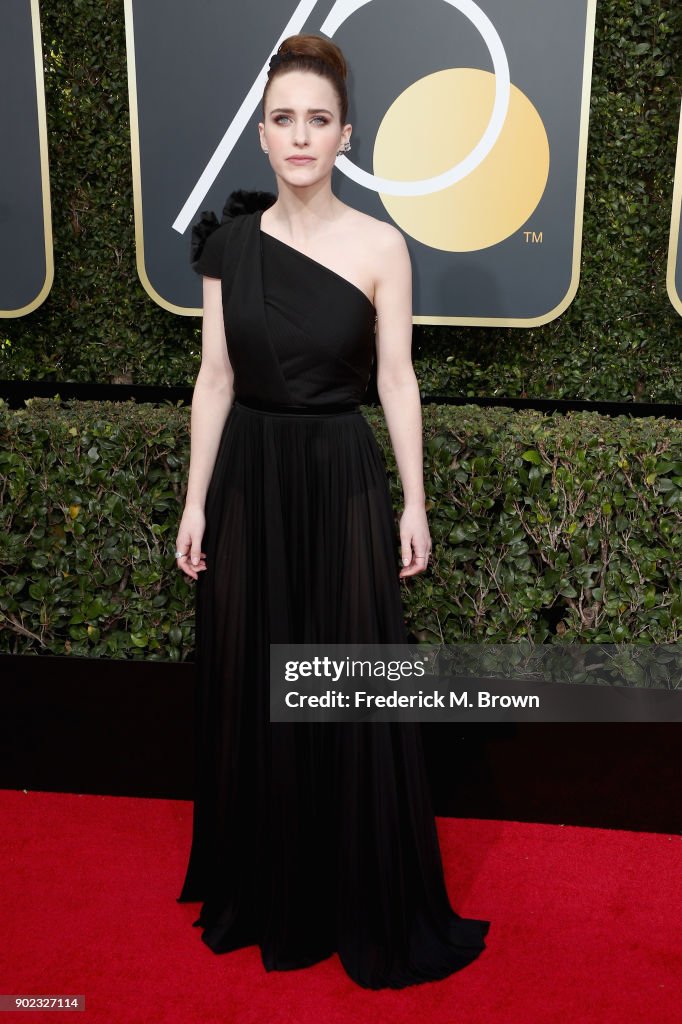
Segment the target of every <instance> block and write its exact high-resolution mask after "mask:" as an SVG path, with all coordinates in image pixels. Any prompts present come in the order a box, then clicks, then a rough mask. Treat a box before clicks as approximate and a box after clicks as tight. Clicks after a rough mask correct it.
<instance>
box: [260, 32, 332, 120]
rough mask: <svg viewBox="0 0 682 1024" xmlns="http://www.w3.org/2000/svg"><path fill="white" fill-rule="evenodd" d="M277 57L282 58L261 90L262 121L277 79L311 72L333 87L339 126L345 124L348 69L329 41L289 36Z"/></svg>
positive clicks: (282, 44)
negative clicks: (269, 95)
mask: <svg viewBox="0 0 682 1024" xmlns="http://www.w3.org/2000/svg"><path fill="white" fill-rule="evenodd" d="M277 54H278V56H280V57H282V58H284V59H283V60H281V61H280V62H279V63H278V64H275V66H274V67H271V68H270V70H269V72H268V80H267V83H266V86H265V89H264V90H263V100H262V108H263V118H264V119H265V100H266V97H267V95H268V89H269V88H270V83H271V82H272V81H273V79H274V78H276V77H277V76H278V75H281V74H282V73H285V74H286V72H287V71H314V72H315V73H316V74H318V75H322V76H323V77H325V78H328V79H329V81H330V82H331V83H332V85H333V86H334V90H335V92H336V95H337V97H338V100H339V107H340V114H341V124H342V125H344V124H345V123H346V118H347V117H348V92H347V89H346V76H347V75H348V65H347V64H346V58H345V57H344V55H343V53H342V52H341V50H340V49H339V47H338V46H337V45H336V43H332V41H331V40H330V39H325V38H324V36H316V35H307V34H299V35H295V36H288V37H287V38H286V39H284V40H283V41H282V42H281V43H280V45H279V47H278V49H277Z"/></svg>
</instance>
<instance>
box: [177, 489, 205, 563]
mask: <svg viewBox="0 0 682 1024" xmlns="http://www.w3.org/2000/svg"><path fill="white" fill-rule="evenodd" d="M205 527H206V518H205V516H204V511H203V509H201V508H198V507H196V506H187V505H185V510H184V512H183V513H182V519H181V520H180V527H179V529H178V536H177V538H176V541H175V550H176V551H181V552H182V558H180V557H178V558H177V559H176V562H177V564H178V566H179V567H180V569H182V571H183V572H184V573H185V575H187V576H190V577H191V578H192V579H193V580H196V579H198V578H199V573H200V572H203V571H204V569H205V568H206V562H205V559H206V553H205V552H204V551H202V550H201V541H202V540H203V536H204V529H205Z"/></svg>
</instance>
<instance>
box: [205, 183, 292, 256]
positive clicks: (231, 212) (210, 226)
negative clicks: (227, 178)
mask: <svg viewBox="0 0 682 1024" xmlns="http://www.w3.org/2000/svg"><path fill="white" fill-rule="evenodd" d="M276 199H277V196H276V195H275V194H274V193H273V192H265V191H261V190H256V189H253V190H250V189H244V188H240V189H235V190H234V191H233V192H230V194H229V196H228V197H227V199H226V200H225V205H224V206H223V212H222V216H221V219H220V221H219V220H218V218H217V217H216V215H215V213H214V212H213V210H203V211H202V213H201V215H200V217H199V220H198V221H197V223H196V224H194V225H193V226H192V237H191V243H190V262H191V264H192V268H193V270H198V264H199V260H200V259H201V254H202V253H203V251H204V246H205V245H206V241H207V239H208V238H209V237H210V236H211V235H212V234H213V232H214V231H217V229H218V228H219V227H222V226H223V224H228V223H229V222H230V221H232V220H234V219H235V217H243V216H245V215H246V214H251V213H256V211H258V210H267V209H268V207H269V206H272V204H273V203H274V202H275V201H276Z"/></svg>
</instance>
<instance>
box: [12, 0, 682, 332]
mask: <svg viewBox="0 0 682 1024" xmlns="http://www.w3.org/2000/svg"><path fill="white" fill-rule="evenodd" d="M595 6H596V0H574V2H572V3H570V4H567V3H565V0H542V2H539V0H478V2H473V0H419V3H417V2H416V0H324V2H323V0H301V2H299V3H298V4H296V3H295V2H294V0H289V2H288V3H283V2H282V0H252V2H250V3H249V4H246V5H242V4H237V3H236V2H207V3H203V4H195V3H192V2H190V0H124V7H125V20H126V44H127V53H128V78H129V92H130V115H131V138H130V144H131V159H132V169H133V184H134V204H135V226H136V242H137V263H138V270H139V275H140V279H141V281H142V283H143V285H144V287H145V288H146V290H147V292H148V293H149V295H150V296H151V297H152V298H153V299H154V301H156V302H157V303H158V304H159V305H161V306H163V307H164V308H166V309H170V310H172V311H174V312H177V313H179V314H185V315H198V314H200V312H201V309H200V303H201V282H200V281H199V279H198V278H197V277H196V275H195V274H193V273H192V271H191V270H190V267H189V235H190V232H191V225H192V223H193V221H194V220H195V219H196V218H197V217H198V216H199V215H200V213H201V211H202V210H207V209H209V210H210V209H212V210H214V211H215V212H216V213H217V214H218V215H219V214H220V211H221V209H222V206H223V202H224V200H225V198H226V196H227V195H228V194H229V193H230V192H231V191H232V190H233V189H239V188H247V189H267V190H269V191H276V182H275V179H274V175H273V172H272V170H271V168H270V165H269V163H268V161H267V159H266V158H265V157H264V156H263V153H262V151H261V148H260V144H259V140H258V128H257V125H258V122H259V120H261V110H260V100H261V96H262V93H263V89H264V87H265V83H266V81H267V68H268V63H269V59H270V56H271V55H272V53H274V52H275V50H276V49H277V47H278V46H279V43H280V42H281V40H282V39H284V38H286V37H287V36H288V35H292V34H294V33H296V32H314V33H319V34H322V35H325V36H327V37H328V38H330V39H333V40H334V41H335V42H337V43H338V45H339V46H341V48H342V50H343V51H344V53H345V55H346V57H347V60H348V62H349V66H350V76H349V93H350V111H349V116H348V120H349V121H350V122H351V124H352V125H353V136H352V141H353V150H352V158H351V157H350V156H340V157H339V158H338V160H337V166H336V169H335V171H334V181H333V187H334V190H335V192H336V193H337V195H338V196H339V197H340V198H341V199H342V200H343V201H344V202H347V203H349V204H350V205H351V206H354V207H356V208H358V209H360V210H363V211H364V212H366V213H368V214H370V215H372V216H375V217H379V218H382V219H385V220H388V221H390V222H391V223H393V224H395V225H396V226H397V227H398V228H399V229H400V230H401V231H402V232H403V235H404V237H405V239H406V241H407V244H408V247H409V249H410V253H411V257H412V265H413V269H414V320H415V322H416V323H434V324H463V325H493V324H499V325H502V326H518V327H530V326H533V325H539V324H543V323H547V322H548V321H550V320H552V319H554V318H555V317H557V316H559V315H560V314H561V313H562V312H563V311H564V310H565V309H566V308H567V307H568V305H569V304H570V302H571V301H572V299H573V297H574V295H575V293H576V290H577V287H578V280H579V273H580V248H581V234H582V212H583V195H584V184H585V163H586V151H587V140H588V127H589V124H588V122H589V101H590V81H591V71H592V50H593V41H594V18H595ZM77 14H78V12H77V9H75V10H74V17H77ZM0 90H1V95H2V96H3V98H4V102H3V103H2V104H0V131H2V140H3V160H2V162H1V163H0V168H1V169H0V181H1V183H2V187H1V188H0V270H1V273H0V316H6V317H10V316H11V317H17V316H22V315H24V314H26V313H30V312H31V311H32V310H33V309H35V308H36V307H37V306H38V305H40V303H41V302H42V301H43V300H44V299H45V297H46V296H47V294H48V292H49V290H50V287H51V283H52V279H53V255H52V231H51V219H50V190H49V171H48V148H47V132H46V118H45V96H44V86H43V71H42V51H41V39H40V12H39V4H38V0H3V3H2V4H1V5H0ZM681 221H682V114H681V118H680V141H679V144H678V156H677V169H676V175H675V189H674V196H673V208H672V217H671V225H670V249H669V258H668V274H667V288H668V294H669V296H670V300H671V302H672V304H673V305H674V307H675V308H676V309H677V311H678V312H680V313H682V255H681V254H680V246H681V244H682V230H681Z"/></svg>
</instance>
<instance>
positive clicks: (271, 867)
mask: <svg viewBox="0 0 682 1024" xmlns="http://www.w3.org/2000/svg"><path fill="white" fill-rule="evenodd" d="M202 549H203V550H204V551H205V553H206V565H207V569H206V571H205V572H203V573H200V574H199V579H198V580H197V585H196V682H197V686H196V706H195V712H196V717H195V723H196V724H195V744H196V761H195V764H196V768H195V793H194V819H193V834H192V848H191V852H190V858H189V865H188V868H187V873H186V877H185V881H184V884H183V887H182V892H181V894H180V896H179V897H178V902H185V901H194V900H196V901H201V902H202V904H203V905H202V907H201V911H200V915H199V918H198V919H197V920H196V921H195V922H194V923H195V925H196V926H198V927H201V928H202V929H203V932H202V939H203V941H204V943H205V944H206V945H207V946H208V947H209V948H210V949H211V950H212V951H213V952H214V953H226V952H229V951H230V950H234V949H237V948H241V947H243V946H248V945H257V946H259V947H260V951H261V957H262V961H263V965H264V967H265V968H266V970H269V971H270V970H291V969H296V968H301V967H306V966H309V965H312V964H314V963H317V962H319V961H320V960H323V959H326V958H327V957H329V956H331V955H333V954H334V953H337V954H338V956H339V958H340V961H341V963H342V965H343V967H344V969H345V970H346V972H347V973H348V975H349V976H350V977H351V978H352V979H353V980H354V981H355V982H357V984H359V985H361V986H363V987H366V988H371V989H380V988H402V987H404V986H406V985H411V984H417V983H420V982H424V981H429V980H435V979H438V978H443V977H445V976H447V975H449V974H451V973H452V972H454V971H456V970H458V969H460V968H462V967H464V966H466V965H467V964H468V963H470V962H471V961H472V960H474V959H475V958H476V957H477V956H478V955H479V954H480V952H481V951H482V950H483V949H484V948H485V943H484V936H485V935H486V933H487V931H488V927H489V922H488V921H483V920H477V919H465V918H462V917H460V916H459V915H457V914H456V913H455V912H454V911H453V909H452V907H451V905H450V903H449V900H448V895H447V891H446V887H445V880H444V874H443V867H442V863H441V857H440V850H439V846H438V837H437V833H436V826H435V821H434V817H433V812H432V806H431V795H430V791H429V786H428V781H427V778H426V772H425V765H424V757H423V751H422V746H421V732H420V726H419V724H418V723H409V722H407V723H405V722H401V723H386V722H367V721H365V722H357V723H356V722H270V689H269V665H270V660H269V659H270V649H269V645H270V643H315V644H325V643H401V642H404V641H405V640H406V634H405V627H404V621H403V612H402V605H401V599H400V586H399V582H398V572H399V560H398V545H397V538H396V531H395V526H394V520H393V513H392V509H391V502H390V495H389V490H388V482H387V474H386V466H385V463H384V460H383V456H382V453H381V451H380V449H379V447H378V444H377V442H376V439H375V437H374V434H373V432H372V430H371V428H370V426H369V424H368V423H367V421H366V420H365V418H364V417H363V416H362V414H361V413H360V412H359V410H358V409H357V408H353V409H350V410H342V411H339V409H338V408H336V407H334V408H332V410H329V409H327V410H324V409H323V410H321V411H317V412H315V413H314V414H310V412H309V411H307V412H292V411H290V410H287V411H281V410H276V409H273V408H272V407H270V408H256V407H252V406H250V405H246V404H243V403H241V402H235V403H234V404H233V406H232V409H231V411H230V414H229V416H228V418H227V421H226V424H225V429H224V430H223V434H222V437H221V441H220V446H219V450H218V454H217V457H216V462H215V467H214V471H213V475H212V478H211V482H210V485H209V489H208V493H207V498H206V530H205V534H204V543H203V545H202Z"/></svg>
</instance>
